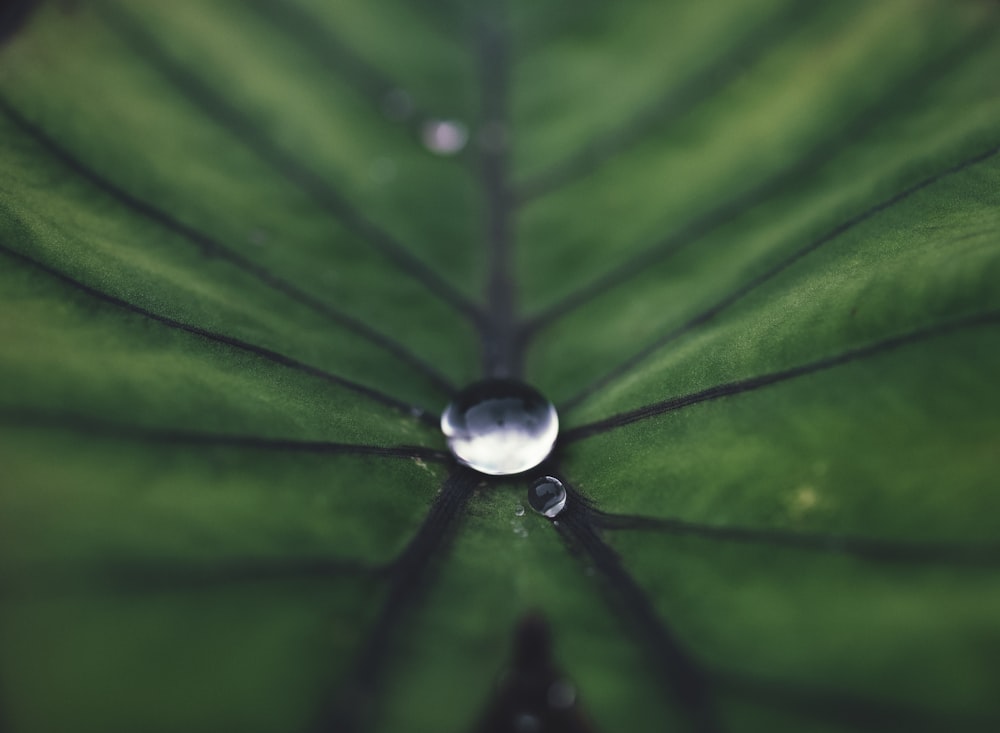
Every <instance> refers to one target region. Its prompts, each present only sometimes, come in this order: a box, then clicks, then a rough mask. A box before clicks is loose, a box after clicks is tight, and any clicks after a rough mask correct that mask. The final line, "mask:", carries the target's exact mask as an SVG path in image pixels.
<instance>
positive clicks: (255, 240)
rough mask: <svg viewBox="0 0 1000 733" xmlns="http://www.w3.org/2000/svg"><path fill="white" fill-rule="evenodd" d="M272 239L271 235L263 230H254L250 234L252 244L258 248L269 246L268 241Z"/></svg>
mask: <svg viewBox="0 0 1000 733" xmlns="http://www.w3.org/2000/svg"><path fill="white" fill-rule="evenodd" d="M270 238H271V237H270V235H269V234H268V233H267V232H266V231H265V230H263V229H254V230H253V231H251V232H250V237H249V239H250V244H254V245H256V246H258V247H263V246H264V245H265V244H267V240H269V239H270Z"/></svg>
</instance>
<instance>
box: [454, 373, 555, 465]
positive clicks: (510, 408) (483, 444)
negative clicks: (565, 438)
mask: <svg viewBox="0 0 1000 733" xmlns="http://www.w3.org/2000/svg"><path fill="white" fill-rule="evenodd" d="M441 432H443V433H444V436H445V438H447V440H448V447H449V448H450V449H451V452H452V453H453V454H454V455H455V457H456V458H457V459H458V460H459V461H460V462H461V463H464V464H465V465H467V466H469V467H470V468H474V469H475V470H477V471H479V472H480V473H486V474H489V475H491V476H504V475H507V474H512V473H522V472H524V471H527V470H529V469H532V468H534V467H535V466H537V465H538V464H539V463H541V462H542V461H544V460H545V459H546V458H547V457H548V455H549V453H551V452H552V448H553V446H555V443H556V437H557V436H558V435H559V416H558V415H557V414H556V408H555V407H553V405H552V403H551V402H549V401H548V400H547V399H545V397H543V396H542V395H541V394H540V393H539V392H538V391H537V390H535V389H533V388H532V387H529V386H528V385H526V384H524V383H522V382H517V381H514V380H511V379H487V380H484V381H482V382H476V383H475V384H473V385H471V386H469V387H467V388H466V389H464V390H462V392H460V393H459V394H458V396H457V397H455V399H454V400H453V401H452V402H451V404H449V405H448V407H446V408H445V410H444V413H442V415H441Z"/></svg>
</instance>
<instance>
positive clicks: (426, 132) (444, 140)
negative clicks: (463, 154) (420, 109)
mask: <svg viewBox="0 0 1000 733" xmlns="http://www.w3.org/2000/svg"><path fill="white" fill-rule="evenodd" d="M420 137H421V139H422V140H423V141H424V147H426V148H427V149H428V150H430V151H431V152H432V153H436V154H438V155H454V154H455V153H457V152H459V151H460V150H461V149H462V148H464V147H465V143H466V141H467V140H468V139H469V130H468V128H467V127H466V126H465V125H463V124H462V123H461V122H458V121H457V120H427V122H425V123H424V126H423V128H422V130H421V133H420Z"/></svg>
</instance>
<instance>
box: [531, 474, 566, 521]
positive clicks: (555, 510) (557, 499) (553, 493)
mask: <svg viewBox="0 0 1000 733" xmlns="http://www.w3.org/2000/svg"><path fill="white" fill-rule="evenodd" d="M528 503H529V504H531V508H532V509H534V510H535V511H536V512H538V513H539V514H541V515H542V516H543V517H548V518H549V519H552V518H553V517H558V516H559V513H560V512H561V511H562V510H563V509H565V508H566V487H565V486H563V483H562V481H560V480H559V479H557V478H555V477H553V476H543V477H542V478H540V479H538V480H537V481H536V482H535V483H533V484H532V485H531V488H530V489H528Z"/></svg>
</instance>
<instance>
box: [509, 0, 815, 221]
mask: <svg viewBox="0 0 1000 733" xmlns="http://www.w3.org/2000/svg"><path fill="white" fill-rule="evenodd" d="M802 10H803V8H802V6H801V5H798V4H797V3H791V4H789V5H788V6H786V7H785V8H782V9H781V10H780V11H779V12H778V13H777V14H776V15H775V16H774V17H768V18H765V19H764V20H763V21H761V22H760V23H759V25H757V26H756V27H754V28H752V29H751V30H750V32H748V33H747V35H746V36H745V37H744V38H743V39H741V40H740V41H739V42H738V43H737V44H736V45H735V46H734V47H733V48H732V49H730V50H728V51H727V52H725V53H724V54H722V55H720V56H718V57H714V58H712V59H710V60H709V63H708V64H707V65H706V66H705V67H704V68H702V69H700V70H698V71H697V72H695V73H694V74H692V75H691V76H689V77H687V78H686V79H684V80H683V81H682V82H681V83H680V84H679V85H677V86H676V87H673V88H671V89H669V90H668V91H667V92H665V93H664V94H663V95H662V96H660V97H659V98H658V99H656V100H655V101H654V102H653V103H652V104H650V105H649V106H648V107H647V108H645V109H642V110H640V111H639V113H638V114H636V115H634V116H633V117H631V118H630V119H628V120H627V121H625V123H624V124H622V125H621V127H619V128H617V129H614V130H610V131H608V132H607V133H605V134H603V135H601V136H599V137H598V138H596V139H595V140H593V141H591V142H589V143H588V144H586V145H585V146H584V147H583V148H581V149H580V150H578V151H577V152H576V153H574V154H573V155H572V156H570V157H569V158H568V159H567V160H563V161H561V162H559V163H557V164H555V165H553V166H552V167H551V168H549V169H548V170H545V171H543V172H542V173H539V174H537V175H535V176H533V177H531V178H529V179H527V180H525V181H522V182H521V183H519V184H518V185H517V186H516V187H515V190H516V198H517V201H518V204H519V205H526V204H528V203H530V202H531V201H532V200H533V199H535V198H538V197H540V196H544V195H545V194H547V193H550V192H551V191H554V190H556V189H558V188H561V187H562V186H566V185H570V184H572V183H573V182H574V181H576V180H578V179H580V178H583V177H585V176H587V175H590V174H592V173H593V172H595V171H596V170H597V169H598V168H600V166H601V165H602V164H604V163H606V162H607V161H608V160H610V159H611V158H613V157H614V156H615V155H617V154H619V153H621V152H622V151H623V150H625V149H627V148H629V147H631V146H632V145H634V144H636V143H637V142H638V141H640V140H642V139H643V138H644V137H646V136H647V135H649V134H650V132H651V130H653V129H660V128H662V127H664V126H666V125H669V124H670V123H671V122H673V121H674V120H677V119H679V118H681V117H682V116H683V115H684V114H685V113H687V112H688V111H689V110H690V109H691V108H692V107H694V106H695V105H697V104H698V103H699V102H701V101H703V100H706V99H709V98H711V97H712V96H713V95H715V94H718V93H719V92H720V91H721V90H723V89H724V88H725V87H726V86H727V85H728V84H730V83H731V82H732V81H733V80H734V79H736V78H738V77H739V76H741V75H743V74H745V73H746V70H747V67H748V66H752V65H753V63H754V61H755V60H757V59H758V58H759V57H760V56H762V55H763V54H764V53H765V52H766V51H767V50H768V49H769V48H770V47H771V46H772V45H774V44H775V43H776V42H780V40H781V39H782V37H783V36H784V35H785V34H787V33H789V32H794V30H795V29H796V28H797V27H798V26H799V25H800V22H801V19H802V17H803V15H804V14H803V12H802Z"/></svg>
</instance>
